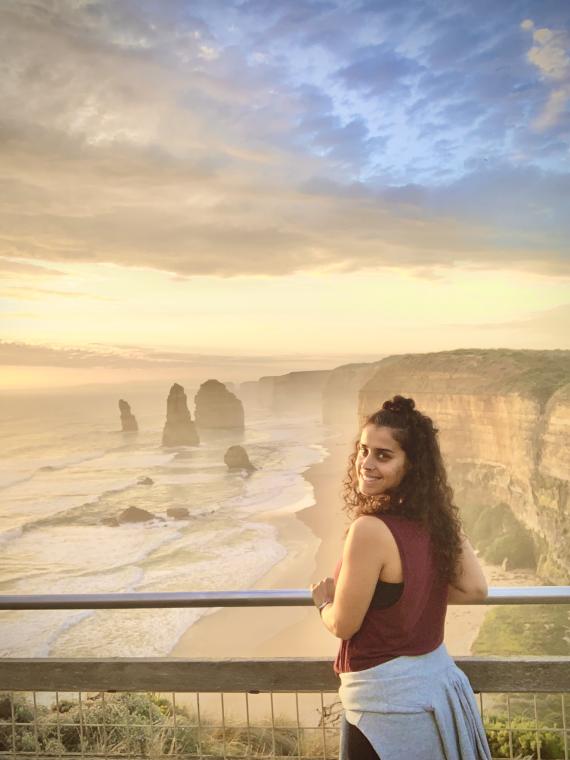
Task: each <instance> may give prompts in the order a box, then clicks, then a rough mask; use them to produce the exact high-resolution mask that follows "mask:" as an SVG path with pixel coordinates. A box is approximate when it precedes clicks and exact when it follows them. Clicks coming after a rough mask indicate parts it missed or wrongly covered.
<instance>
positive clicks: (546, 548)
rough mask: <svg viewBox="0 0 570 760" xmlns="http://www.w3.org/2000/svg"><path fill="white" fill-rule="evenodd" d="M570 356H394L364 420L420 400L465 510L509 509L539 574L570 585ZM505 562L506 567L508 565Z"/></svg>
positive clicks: (367, 392) (375, 382)
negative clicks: (398, 403) (397, 399)
mask: <svg viewBox="0 0 570 760" xmlns="http://www.w3.org/2000/svg"><path fill="white" fill-rule="evenodd" d="M569 377H570V351H512V350H505V349H497V350H459V351H445V352H441V353H434V354H410V355H403V356H390V357H388V358H386V359H384V360H382V361H381V362H380V363H379V365H378V368H377V370H376V372H375V374H374V375H373V377H372V378H371V379H370V380H368V382H367V383H365V385H364V386H363V388H362V389H361V391H360V394H359V398H360V401H359V417H360V419H361V420H363V419H364V418H365V417H366V416H367V415H369V414H371V413H372V412H374V411H375V410H376V409H378V408H379V407H380V406H381V405H382V403H383V401H385V400H386V399H388V398H390V397H392V396H393V395H395V394H401V395H403V396H411V397H412V398H414V399H415V401H416V406H417V407H418V408H419V409H420V410H421V411H424V412H425V413H426V414H428V415H429V416H430V417H432V418H433V419H434V421H435V423H436V425H437V427H438V428H439V430H440V439H441V447H442V451H443V454H444V457H445V460H446V464H447V468H448V472H449V476H450V481H451V484H452V486H453V488H454V491H455V499H456V503H457V504H458V505H459V506H460V508H461V509H462V510H469V509H471V510H477V509H483V508H488V507H495V508H496V509H498V508H499V507H501V506H504V505H506V506H507V507H508V508H509V509H510V510H511V512H512V514H513V515H514V517H515V518H517V520H518V521H519V522H520V523H521V524H522V525H523V526H524V527H525V528H526V529H527V530H529V531H531V532H532V535H533V537H534V543H535V547H536V553H537V557H538V568H537V569H538V573H539V575H540V576H541V577H542V578H544V579H547V580H550V581H552V582H555V583H567V582H568V580H569V578H570V540H569V538H570V499H569V495H570V482H569V479H570V383H568V378H569ZM501 559H502V558H499V559H498V561H499V563H500V562H501Z"/></svg>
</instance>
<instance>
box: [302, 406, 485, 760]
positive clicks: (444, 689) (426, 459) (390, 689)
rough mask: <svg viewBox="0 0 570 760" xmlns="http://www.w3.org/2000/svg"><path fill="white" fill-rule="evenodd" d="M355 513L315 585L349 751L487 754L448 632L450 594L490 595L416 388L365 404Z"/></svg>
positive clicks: (435, 759) (366, 755) (352, 473)
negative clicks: (334, 644)
mask: <svg viewBox="0 0 570 760" xmlns="http://www.w3.org/2000/svg"><path fill="white" fill-rule="evenodd" d="M344 485H345V492H344V497H345V509H346V511H347V512H348V514H349V516H350V517H351V518H352V523H351V525H350V528H349V530H348V532H347V536H346V540H345V545H344V550H343V555H342V559H341V560H340V562H339V564H338V565H337V567H336V569H335V573H334V576H335V577H334V578H325V579H324V580H322V581H320V582H319V583H317V584H316V585H313V586H311V592H312V595H313V600H314V603H315V605H316V606H317V607H318V609H319V612H320V615H321V618H322V621H323V623H324V625H325V626H326V627H327V628H328V630H329V631H330V632H331V633H332V634H334V635H335V636H337V637H338V638H339V639H342V642H341V644H340V648H339V652H338V656H337V659H336V662H335V671H336V672H337V673H339V675H340V679H341V688H340V691H339V695H340V698H341V701H342V703H343V706H344V709H345V717H346V720H347V721H348V723H347V724H345V728H346V732H345V735H344V741H343V746H342V751H341V758H344V759H345V760H378V758H380V759H381V760H402V758H406V760H439V759H445V760H470V759H472V760H480V759H484V760H490V757H491V755H490V752H489V747H488V744H487V740H486V738H485V734H484V731H483V726H482V724H481V719H480V716H479V713H478V710H477V706H476V703H475V699H474V696H473V692H472V690H471V686H470V684H469V681H468V680H467V677H466V676H465V675H464V674H463V673H462V671H460V670H459V669H458V668H457V667H456V666H455V664H454V662H453V660H452V659H451V657H450V656H449V655H448V654H447V651H446V649H445V645H444V644H443V633H444V621H445V612H446V607H447V603H448V602H455V603H464V604H469V603H470V602H478V601H481V600H483V599H485V597H486V596H487V583H486V581H485V576H484V575H483V572H482V570H481V567H480V565H479V562H478V560H477V558H476V556H475V553H474V551H473V549H472V547H471V545H470V543H469V541H468V540H467V538H466V537H465V535H463V533H462V530H461V524H460V520H459V516H458V510H457V507H456V506H455V505H454V504H453V501H452V499H453V495H452V491H451V488H450V487H449V485H448V483H447V476H446V472H445V468H444V465H443V460H442V457H441V453H440V449H439V444H438V439H437V430H436V428H435V427H434V425H433V423H432V421H431V419H430V418H429V417H427V416H425V415H424V414H421V413H420V412H419V411H418V410H417V409H415V404H414V401H413V400H412V399H407V398H403V397H402V396H395V397H394V398H393V399H392V400H391V401H386V402H385V403H384V404H383V406H382V409H380V410H379V411H378V412H376V413H375V414H373V415H371V416H370V417H369V418H368V419H367V420H366V422H365V424H364V427H363V428H362V432H361V436H360V439H359V441H358V442H357V444H356V449H355V451H354V453H353V455H352V456H351V458H350V460H349V469H348V475H347V478H346V480H345V483H344Z"/></svg>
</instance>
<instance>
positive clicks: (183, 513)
mask: <svg viewBox="0 0 570 760" xmlns="http://www.w3.org/2000/svg"><path fill="white" fill-rule="evenodd" d="M166 514H167V515H168V517H172V518H173V519H174V520H187V519H188V518H189V517H190V512H189V511H188V509H187V508H186V507H168V509H167V510H166Z"/></svg>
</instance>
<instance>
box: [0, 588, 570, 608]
mask: <svg viewBox="0 0 570 760" xmlns="http://www.w3.org/2000/svg"><path fill="white" fill-rule="evenodd" d="M312 604H313V600H312V598H311V594H310V592H309V591H306V590H304V589H280V590H277V591H189V592H183V591H180V592H170V593H167V592H161V593H153V594H148V593H134V594H41V595H35V594H31V595H23V596H0V610H96V609H133V608H139V609H145V608H156V607H161V608H168V607H309V606H311V605H312ZM472 604H477V605H481V604H570V586H525V587H518V588H509V587H493V588H490V589H489V595H488V597H487V599H484V600H482V601H479V602H472Z"/></svg>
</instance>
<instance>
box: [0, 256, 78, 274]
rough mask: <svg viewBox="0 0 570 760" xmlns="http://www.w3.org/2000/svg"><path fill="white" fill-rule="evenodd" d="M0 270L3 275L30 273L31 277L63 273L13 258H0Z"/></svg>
mask: <svg viewBox="0 0 570 760" xmlns="http://www.w3.org/2000/svg"><path fill="white" fill-rule="evenodd" d="M0 272H2V273H3V275H4V276H11V275H16V276H17V277H20V276H22V275H24V276H26V275H30V276H33V277H40V276H41V277H56V276H58V275H61V274H63V273H62V272H60V271H58V270H57V269H54V268H51V267H45V266H41V265H40V264H33V263H30V262H28V261H15V260H13V259H0Z"/></svg>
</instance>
